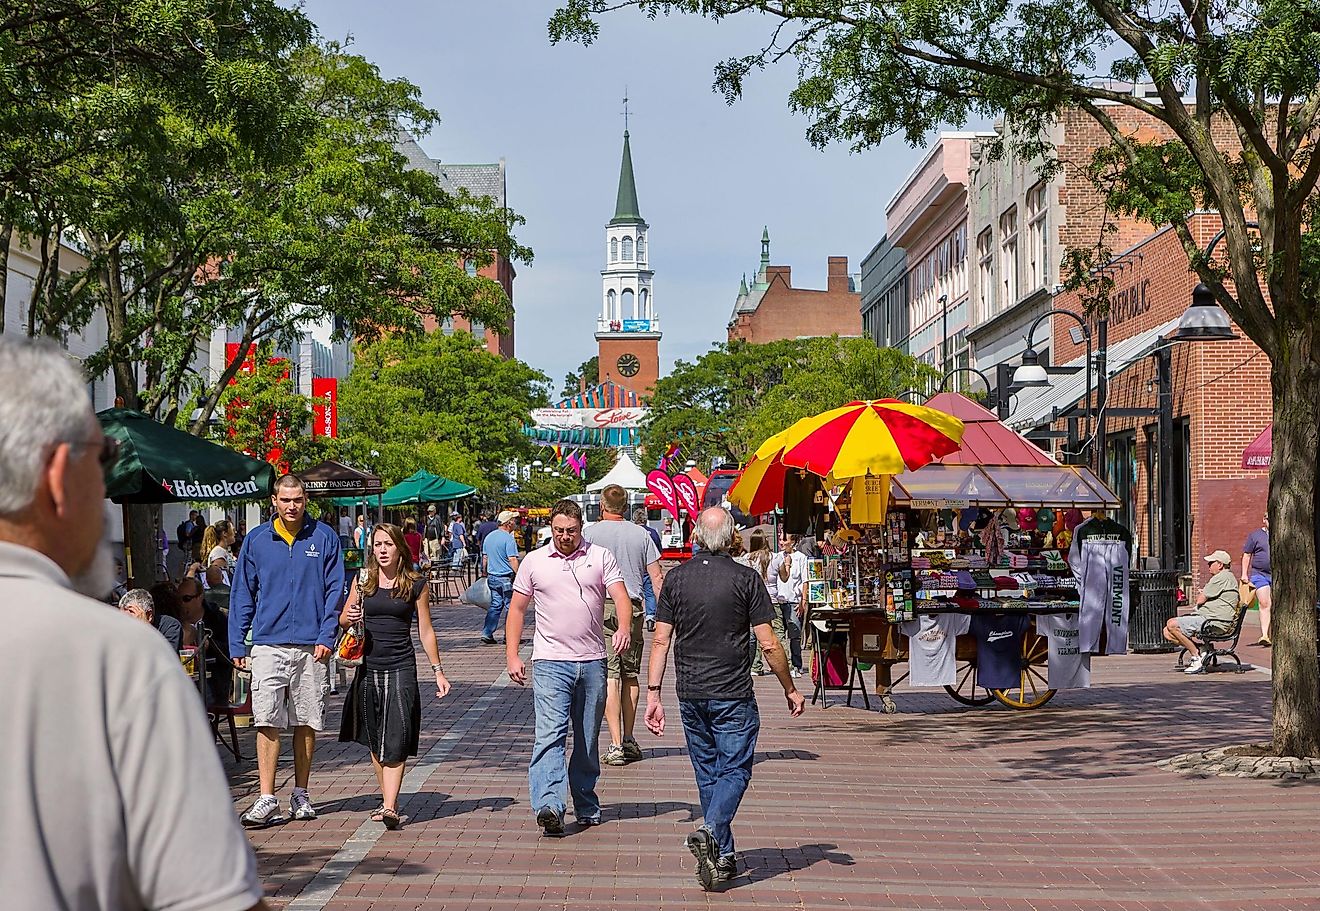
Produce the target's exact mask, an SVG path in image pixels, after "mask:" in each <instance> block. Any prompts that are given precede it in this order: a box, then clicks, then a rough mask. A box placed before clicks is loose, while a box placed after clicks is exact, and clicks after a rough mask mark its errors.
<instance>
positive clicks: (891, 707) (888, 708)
mask: <svg viewBox="0 0 1320 911" xmlns="http://www.w3.org/2000/svg"><path fill="white" fill-rule="evenodd" d="M880 710H881V711H883V712H884V713H885V714H886V715H894V714H896V713H897V712H898V703H896V702H894V697H893V696H881V697H880Z"/></svg>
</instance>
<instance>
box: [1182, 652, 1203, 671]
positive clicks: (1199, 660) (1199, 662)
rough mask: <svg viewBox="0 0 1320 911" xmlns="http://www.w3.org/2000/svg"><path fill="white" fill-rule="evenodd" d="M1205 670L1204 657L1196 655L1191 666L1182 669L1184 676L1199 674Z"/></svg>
mask: <svg viewBox="0 0 1320 911" xmlns="http://www.w3.org/2000/svg"><path fill="white" fill-rule="evenodd" d="M1204 669H1205V655H1197V656H1196V659H1195V660H1193V661H1192V663H1191V664H1189V665H1187V667H1185V668H1183V673H1184V674H1199V673H1201V671H1203V670H1204Z"/></svg>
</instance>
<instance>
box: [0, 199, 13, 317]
mask: <svg viewBox="0 0 1320 911" xmlns="http://www.w3.org/2000/svg"><path fill="white" fill-rule="evenodd" d="M13 236H14V223H13V222H5V223H4V224H0V335H4V334H5V314H6V307H7V306H8V302H9V294H8V289H9V241H10V238H12V237H13Z"/></svg>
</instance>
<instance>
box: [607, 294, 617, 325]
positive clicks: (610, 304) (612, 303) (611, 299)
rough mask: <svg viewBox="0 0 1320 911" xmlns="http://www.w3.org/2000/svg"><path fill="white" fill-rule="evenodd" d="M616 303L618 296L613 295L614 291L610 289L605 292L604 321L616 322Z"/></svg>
mask: <svg viewBox="0 0 1320 911" xmlns="http://www.w3.org/2000/svg"><path fill="white" fill-rule="evenodd" d="M618 303H619V296H618V295H617V294H615V293H614V289H612V288H611V289H610V290H609V291H606V292H605V319H607V320H616V319H618V318H619V311H618V309H617V307H618Z"/></svg>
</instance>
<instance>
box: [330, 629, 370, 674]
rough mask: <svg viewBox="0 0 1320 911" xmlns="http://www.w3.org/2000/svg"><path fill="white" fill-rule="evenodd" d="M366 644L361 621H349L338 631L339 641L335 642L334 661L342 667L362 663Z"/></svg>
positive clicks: (365, 632) (364, 631) (365, 635)
mask: <svg viewBox="0 0 1320 911" xmlns="http://www.w3.org/2000/svg"><path fill="white" fill-rule="evenodd" d="M366 646H367V631H366V629H365V628H364V627H363V625H362V621H361V620H359V621H358V622H357V623H350V624H349V625H348V628H347V629H345V630H342V631H341V632H340V633H339V641H338V642H336V643H335V661H337V662H339V663H340V664H341V665H343V666H344V667H357V666H359V665H360V664H362V656H363V654H364V653H365V652H366Z"/></svg>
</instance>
